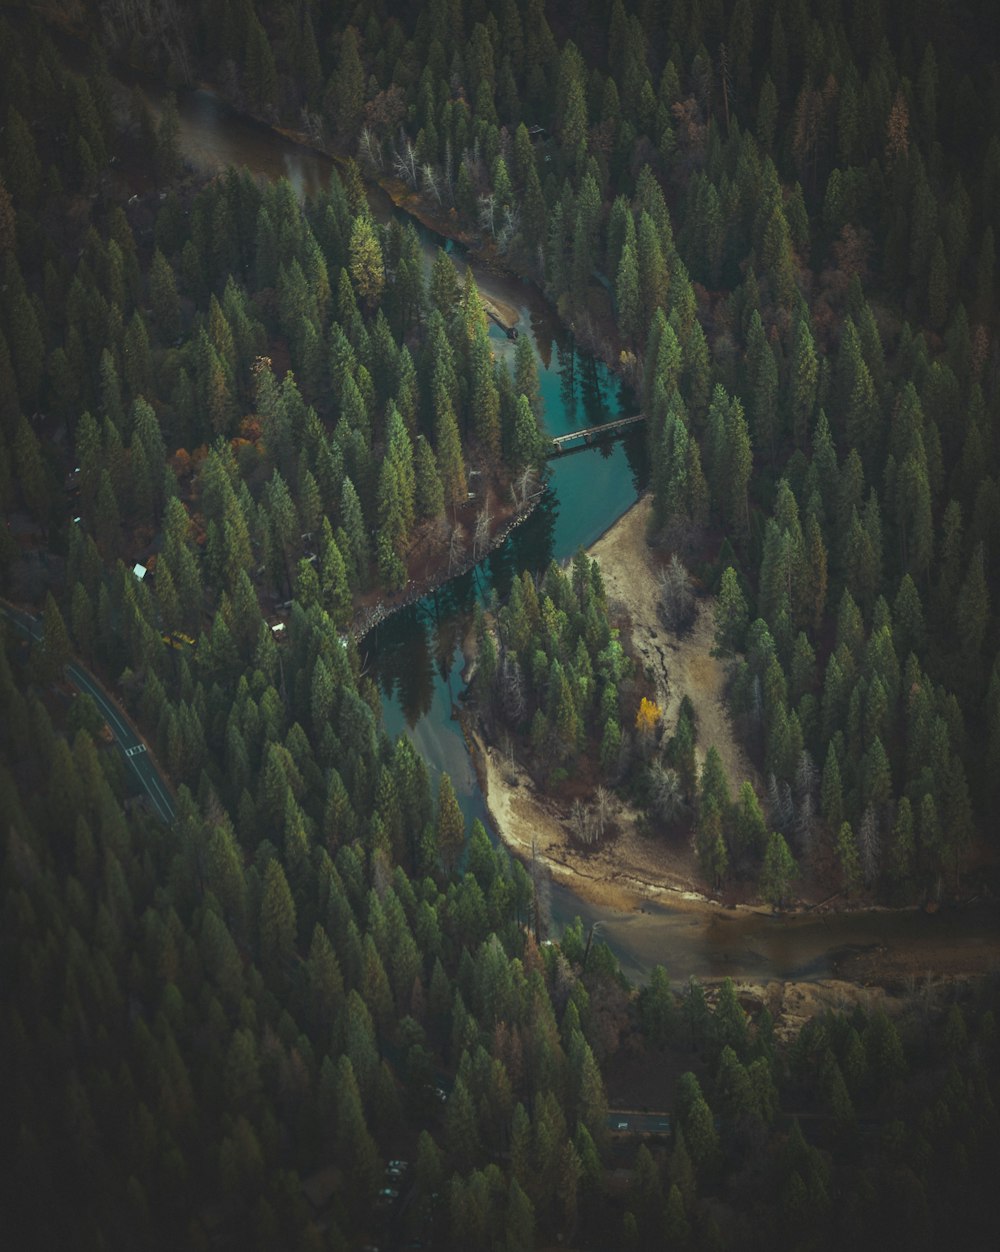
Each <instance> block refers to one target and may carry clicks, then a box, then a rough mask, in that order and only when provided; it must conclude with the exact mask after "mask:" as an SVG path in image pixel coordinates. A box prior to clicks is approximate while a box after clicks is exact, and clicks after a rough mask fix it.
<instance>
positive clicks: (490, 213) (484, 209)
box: [479, 191, 497, 235]
mask: <svg viewBox="0 0 1000 1252" xmlns="http://www.w3.org/2000/svg"><path fill="white" fill-rule="evenodd" d="M496 207H497V205H496V196H495V195H494V194H493V192H492V191H491V192H489V193H488V194H487V195H485V196H480V197H479V225H480V226H481V227H482V228H483V230H488V231H489V233H490V234H491V235H496V221H495V218H496Z"/></svg>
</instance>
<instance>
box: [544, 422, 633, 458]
mask: <svg viewBox="0 0 1000 1252" xmlns="http://www.w3.org/2000/svg"><path fill="white" fill-rule="evenodd" d="M645 420H646V414H645V413H633V414H632V415H631V417H619V418H616V419H615V420H614V421H613V422H602V423H601V425H600V426H587V427H586V428H585V429H584V430H574V431H571V432H570V433H569V434H568V435H556V436H555V437H554V438H553V440H552V452H551V454H550V455H551V456H561V455H562V454H563V453H564V452H575V451H578V449H577V448H575V447H571V446H570V445H573V444H576V443H578V442H579V441H581V440H582V443H580V447H584V448H585V447H588V446H589V445H590V444H591V443H593V442H594V441H595V440H597V439H605V438H607V437H608V436H614V437H617V436H618V435H620V434H621V433H622V431H623V430H627V429H628V427H630V426H634V425H635V424H636V422H644V421H645Z"/></svg>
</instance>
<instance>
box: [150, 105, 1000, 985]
mask: <svg viewBox="0 0 1000 1252" xmlns="http://www.w3.org/2000/svg"><path fill="white" fill-rule="evenodd" d="M146 90H148V91H149V93H150V99H151V102H152V103H153V104H154V107H155V106H156V105H157V104H158V99H157V94H156V92H155V91H154V90H153V89H150V88H148V87H147V88H146ZM178 111H179V115H180V135H179V142H180V148H181V152H182V155H183V157H184V159H185V161H186V162H188V163H189V164H190V165H191V166H192V167H193V168H194V169H196V170H197V171H199V172H202V173H211V172H216V171H219V170H222V169H224V168H226V167H227V166H229V165H238V166H246V167H247V168H248V169H249V170H250V171H251V172H252V173H254V174H257V175H260V176H263V177H267V178H278V177H286V178H288V179H289V180H290V181H291V183H292V185H293V187H294V188H295V190H296V192H297V193H298V194H299V195H300V196H302V197H309V196H310V195H312V194H313V193H315V192H316V191H317V190H318V189H319V188H320V187H322V186H323V185H324V184H325V182H326V180H327V179H328V178H329V175H330V170H331V167H332V164H333V163H332V161H331V159H330V158H329V157H327V156H325V155H323V154H322V153H319V152H316V151H314V150H312V149H309V148H306V147H303V146H301V145H299V144H296V143H294V142H292V141H291V140H289V139H286V138H284V137H283V136H281V135H280V134H277V133H276V132H274V131H273V130H271V129H269V128H268V127H266V126H263V125H261V124H258V123H256V122H254V121H252V120H249V119H247V118H245V117H243V116H241V115H239V114H238V113H236V112H235V111H234V110H233V109H231V108H230V107H229V106H228V105H226V104H225V103H224V102H223V101H222V100H221V99H220V98H219V97H218V96H216V95H215V94H213V93H212V92H210V91H206V90H196V91H190V92H187V93H183V94H182V95H181V96H180V97H179V99H178ZM370 195H371V199H372V207H373V212H374V213H375V215H376V216H377V217H378V218H379V219H381V220H383V221H384V220H386V219H387V218H388V217H389V215H390V214H392V213H395V212H399V210H396V209H394V207H393V206H392V204H391V202H390V201H389V199H388V197H387V196H385V194H384V193H383V192H381V191H380V190H379V189H377V188H373V189H371V192H370ZM415 225H416V226H417V228H418V230H419V232H420V235H421V240H422V242H423V244H424V247H425V250H426V251H427V254H428V256H431V255H432V254H433V252H434V250H435V249H436V248H437V247H438V246H445V247H447V248H448V250H449V251H450V252H451V253H452V255H453V257H454V258H455V259H456V261H457V262H458V264H459V265H460V266H461V265H462V264H463V263H464V262H465V255H464V253H463V251H462V249H461V248H459V247H453V245H452V244H451V243H450V242H448V241H445V240H444V239H442V238H441V237H440V236H438V235H435V234H434V233H433V232H432V231H430V230H428V229H427V228H426V227H424V226H422V225H421V224H419V223H415ZM472 264H473V272H474V274H475V275H476V278H477V281H478V282H479V283H480V285H481V286H482V288H483V290H484V291H486V292H489V293H490V294H492V295H494V296H496V297H498V298H499V299H501V300H503V301H504V302H505V303H507V304H509V305H511V306H512V307H514V308H516V309H517V312H518V315H519V318H520V321H519V323H518V326H519V331H520V333H521V334H525V333H529V334H530V335H531V338H532V342H533V344H534V347H535V349H536V353H537V356H538V360H539V376H540V382H541V389H542V395H543V399H544V402H545V426H546V429H547V431H548V432H549V433H551V434H562V433H567V432H569V431H572V430H576V429H578V428H580V427H583V426H592V425H597V424H599V423H600V422H602V421H609V420H611V419H613V418H614V417H616V416H619V415H620V414H622V413H627V412H629V411H634V410H633V409H631V404H632V398H631V397H630V396H629V395H628V394H627V392H626V391H625V390H624V389H623V388H622V387H621V386H620V384H619V382H618V380H617V379H616V378H615V377H614V375H612V374H611V372H610V371H609V370H608V369H607V367H606V366H604V365H603V364H602V363H601V362H599V361H597V360H596V359H595V358H594V357H593V356H591V355H590V354H589V353H586V352H583V351H581V350H579V349H578V348H577V347H576V346H575V344H574V343H573V340H572V337H571V336H570V335H569V334H568V333H567V332H566V331H565V330H564V329H562V328H561V327H560V326H559V324H558V322H557V321H556V319H555V318H554V316H553V313H552V310H551V308H550V307H549V305H548V304H547V303H546V301H545V300H544V299H543V298H542V297H541V296H540V295H539V293H538V292H537V291H536V290H535V289H534V288H533V287H531V286H529V285H528V284H525V283H521V282H519V281H518V280H517V279H515V278H511V277H509V276H498V275H497V274H495V273H493V272H484V271H483V270H481V269H480V268H479V267H478V266H477V265H476V263H475V262H473V263H472ZM490 333H491V336H492V338H493V339H494V346H495V349H496V351H497V352H498V353H499V354H504V353H509V352H512V351H513V345H512V344H511V343H510V341H509V340H507V338H506V337H505V335H504V334H503V332H502V331H501V330H500V329H499V328H498V327H496V326H493V327H492V328H491V332H490ZM646 473H647V471H646V461H645V454H644V437H643V434H642V429H641V427H637V428H636V430H635V431H633V432H632V433H631V434H629V435H628V436H627V437H626V438H624V439H621V440H619V441H617V442H615V443H613V444H611V445H608V446H595V447H591V448H588V449H585V450H583V451H580V452H576V453H573V454H570V455H568V456H565V457H562V458H560V459H558V460H557V461H555V462H552V463H551V478H550V480H549V484H548V489H547V491H546V494H545V496H544V498H543V500H542V501H541V503H540V504H539V506H538V507H537V508H536V510H535V511H534V513H533V514H532V515H531V516H530V518H529V519H528V520H527V521H526V522H525V523H523V524H522V525H521V526H520V527H518V528H517V529H516V530H515V531H514V532H513V533H512V534H511V536H510V537H509V539H508V540H507V541H506V543H505V544H504V545H503V546H502V547H501V548H500V549H498V550H497V551H496V552H494V553H492V554H491V555H490V556H489V557H487V558H485V559H484V560H483V561H482V562H481V563H480V564H479V565H478V566H476V567H475V569H473V570H471V571H469V572H468V573H466V574H463V575H462V576H460V577H458V578H456V579H453V580H452V581H451V582H449V583H448V584H447V585H445V586H444V587H442V588H441V589H439V590H438V591H437V592H434V593H432V594H430V595H428V596H427V597H425V598H424V599H423V600H421V601H420V602H419V603H417V604H415V605H412V606H410V607H408V608H406V609H404V610H401V611H400V612H399V613H397V614H395V615H394V616H393V617H391V618H390V619H389V620H388V621H386V622H384V623H383V624H382V625H381V626H379V627H377V628H376V629H375V630H374V631H372V632H371V633H370V634H369V635H368V636H366V638H365V640H364V642H363V647H362V651H363V654H364V657H365V663H366V665H367V666H368V669H369V672H371V673H372V674H373V676H374V677H375V678H376V680H377V681H378V683H379V685H380V687H381V690H382V694H383V714H384V721H385V726H386V729H387V730H388V731H389V733H390V734H397V733H403V734H407V735H409V736H410V737H411V738H412V740H413V742H414V744H415V745H416V747H417V748H418V750H419V751H420V753H421V755H422V756H423V758H424V760H425V761H426V762H427V765H428V768H429V770H430V772H431V775H432V783H433V784H434V785H435V786H436V780H437V777H438V776H439V775H440V773H441V771H443V770H446V771H447V772H448V774H449V775H450V776H451V779H452V781H453V783H454V785H455V791H456V794H457V796H458V799H459V802H460V804H461V806H462V809H463V811H464V813H465V815H466V818H467V820H469V821H471V820H472V819H474V818H478V819H479V820H481V821H482V822H483V823H484V825H486V826H487V827H489V817H488V814H487V811H486V805H485V802H484V799H483V796H482V793H481V791H480V789H479V786H478V782H477V779H476V775H475V771H474V770H473V768H472V763H471V760H470V758H469V754H468V752H467V750H466V747H465V742H464V740H463V738H462V734H461V730H460V728H459V725H458V722H457V721H456V720H455V719H454V716H453V713H454V709H455V706H456V703H457V701H458V698H459V696H460V694H461V691H462V687H463V683H462V679H461V669H462V665H463V658H462V653H461V647H460V645H461V642H462V639H463V638H464V636H465V634H466V632H467V630H468V628H469V625H470V623H471V620H472V614H473V610H474V605H475V602H476V600H477V598H480V599H482V598H486V597H488V596H489V595H490V594H491V592H492V591H493V590H494V589H495V590H496V591H497V592H498V593H499V594H500V595H503V594H504V593H505V592H506V590H507V588H508V587H509V586H510V581H511V578H512V577H513V575H514V574H515V573H516V572H518V571H520V570H522V569H526V568H527V569H533V570H537V569H541V568H544V567H545V566H546V565H547V564H548V562H549V561H550V560H552V559H555V560H556V561H563V560H565V559H566V558H568V557H570V556H572V554H573V553H574V552H575V551H576V549H577V548H578V547H580V546H581V545H583V546H587V545H589V544H590V543H592V542H593V541H594V540H595V539H596V538H597V537H598V536H599V535H600V534H602V533H603V532H604V531H605V530H606V529H607V528H608V527H609V526H610V525H611V524H612V523H613V522H614V521H615V520H616V519H617V518H618V517H620V516H621V514H622V513H623V512H624V511H625V510H626V509H627V508H628V507H629V506H630V505H631V504H632V503H633V502H634V501H635V500H636V498H637V495H638V493H639V491H641V490H642V488H643V487H644V485H645V480H646ZM551 899H552V920H553V924H554V926H555V928H556V930H557V931H558V929H559V928H560V927H561V925H563V924H565V922H567V921H569V920H570V919H572V918H573V917H574V916H575V915H579V916H580V917H582V919H583V920H584V922H585V923H586V924H587V925H590V924H591V923H594V922H597V923H599V934H600V936H601V937H602V938H603V939H604V940H605V941H606V942H608V943H609V944H610V946H611V948H612V949H613V951H614V952H615V954H616V955H617V957H618V959H619V960H620V962H621V964H622V968H623V970H624V972H625V973H626V974H627V975H628V976H629V977H631V978H633V979H639V980H641V979H644V978H645V977H646V976H647V975H648V973H649V970H650V968H651V967H652V966H653V965H654V964H656V963H658V962H659V963H661V964H663V965H665V966H666V967H667V969H668V971H669V973H670V976H671V978H672V979H673V980H674V981H675V982H678V981H682V980H684V979H686V978H687V977H689V976H691V975H694V976H696V977H699V978H718V977H723V976H725V975H730V976H732V977H734V978H744V979H750V980H752V981H757V982H760V981H767V980H770V979H781V980H787V979H794V980H815V979H820V978H828V977H832V976H836V975H837V974H838V973H839V972H841V971H842V969H843V968H844V967H845V966H846V965H849V963H850V960H851V958H852V957H853V956H855V955H856V954H858V953H860V952H864V951H869V950H877V949H888V948H895V949H906V951H907V953H908V955H910V956H912V957H913V959H914V960H915V961H918V962H919V961H920V960H921V959H923V958H924V957H926V958H927V959H926V964H927V965H928V967H930V966H931V965H932V964H933V961H932V959H931V957H932V955H933V954H934V953H935V952H937V951H938V950H939V949H940V948H942V947H946V948H948V949H949V950H952V951H955V952H956V953H957V955H956V958H955V965H956V967H958V968H961V967H967V968H970V969H984V968H993V969H997V968H1000V927H998V920H997V913H996V909H995V908H993V907H990V906H981V907H980V908H978V909H977V910H975V911H973V912H959V911H951V912H946V913H942V914H940V915H938V916H936V917H927V916H925V915H924V914H923V913H920V912H918V911H916V910H910V911H905V912H890V911H887V910H866V911H861V912H853V913H826V914H822V915H817V914H806V915H799V916H794V917H786V918H772V917H768V916H767V915H765V914H763V913H752V912H739V913H736V912H729V911H726V910H723V909H709V910H696V911H692V910H690V909H687V908H671V907H669V906H667V905H664V904H659V903H647V904H646V905H645V907H644V908H643V910H642V911H632V912H620V913H619V912H608V911H607V910H604V909H602V910H596V909H595V908H593V907H592V906H591V905H590V904H588V903H587V902H586V901H584V900H582V899H580V898H579V897H577V896H576V895H575V894H574V893H573V892H572V891H571V890H570V889H569V888H567V887H565V886H562V885H560V884H553V886H552V895H551ZM963 954H964V960H963Z"/></svg>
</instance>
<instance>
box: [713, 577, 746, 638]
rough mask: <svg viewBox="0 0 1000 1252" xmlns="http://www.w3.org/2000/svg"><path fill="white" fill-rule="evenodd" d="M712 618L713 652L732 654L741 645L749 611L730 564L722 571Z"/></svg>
mask: <svg viewBox="0 0 1000 1252" xmlns="http://www.w3.org/2000/svg"><path fill="white" fill-rule="evenodd" d="M714 618H715V648H714V652H715V653H716V655H719V656H732V655H734V653H736V652H738V651H739V650H740V649H741V648H742V646H743V639H744V636H745V635H746V629H747V625H748V624H749V611H748V608H747V602H746V597H745V596H744V595H743V591H742V589H741V588H740V584H739V578H738V576H737V573H736V570H735V569H733V567H732V566H731V565H727V566H726V568H725V569H724V570H723V572H722V581H721V583H720V585H719V595H718V598H717V599H716V602H715V609H714Z"/></svg>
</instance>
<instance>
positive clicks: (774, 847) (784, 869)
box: [760, 831, 798, 909]
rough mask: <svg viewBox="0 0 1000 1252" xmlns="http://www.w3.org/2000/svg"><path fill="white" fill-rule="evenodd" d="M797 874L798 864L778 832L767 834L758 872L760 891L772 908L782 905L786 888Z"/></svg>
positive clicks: (781, 906) (786, 892)
mask: <svg viewBox="0 0 1000 1252" xmlns="http://www.w3.org/2000/svg"><path fill="white" fill-rule="evenodd" d="M797 875H798V866H797V865H796V864H795V858H794V857H793V856H792V854H791V852H790V851H789V848H788V844H787V843H786V842H785V840H784V838H783V837H782V836H781V835H780V834H778V833H777V832H776V831H772V832H771V834H770V835H769V836H768V840H767V850H766V851H765V853H764V864H763V866H762V868H761V873H760V893H761V895H762V896H763V897H764V899H765V900H766V901H767V902H768V903H769V904H770V905H771V907H772V908H775V909H780V908H783V907H784V902H785V897H786V896H787V894H788V889H789V887H790V886H791V884H792V881H793V879H794V878H796V877H797Z"/></svg>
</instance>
